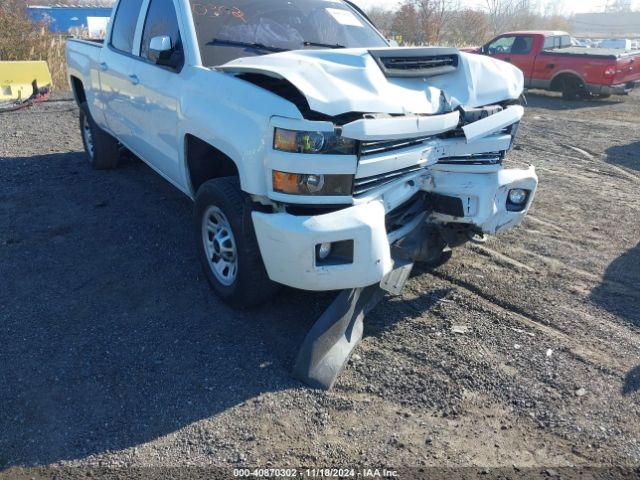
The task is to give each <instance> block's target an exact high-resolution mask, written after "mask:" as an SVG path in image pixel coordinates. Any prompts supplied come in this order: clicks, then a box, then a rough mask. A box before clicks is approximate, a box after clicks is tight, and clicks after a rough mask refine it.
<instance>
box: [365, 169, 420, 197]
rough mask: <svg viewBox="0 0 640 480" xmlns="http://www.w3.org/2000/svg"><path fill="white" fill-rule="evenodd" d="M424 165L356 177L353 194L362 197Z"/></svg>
mask: <svg viewBox="0 0 640 480" xmlns="http://www.w3.org/2000/svg"><path fill="white" fill-rule="evenodd" d="M422 169H423V167H422V166H420V165H412V166H411V167H406V168H401V169H400V170H395V171H393V172H385V173H381V174H379V175H372V176H370V177H364V178H356V179H354V181H353V196H354V197H360V196H362V195H365V194H366V193H368V192H370V191H371V190H374V189H376V188H378V187H381V186H382V185H386V184H388V183H391V182H393V181H395V180H397V179H399V178H401V177H404V176H405V175H408V174H409V173H413V172H418V171H420V170H422Z"/></svg>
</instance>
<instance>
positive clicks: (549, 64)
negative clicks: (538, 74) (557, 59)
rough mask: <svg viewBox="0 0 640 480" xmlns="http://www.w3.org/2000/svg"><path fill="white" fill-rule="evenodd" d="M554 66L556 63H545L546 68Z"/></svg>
mask: <svg viewBox="0 0 640 480" xmlns="http://www.w3.org/2000/svg"><path fill="white" fill-rule="evenodd" d="M555 66H556V65H555V64H554V63H547V68H553V67H555Z"/></svg>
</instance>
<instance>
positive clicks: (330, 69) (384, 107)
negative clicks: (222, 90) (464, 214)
mask: <svg viewBox="0 0 640 480" xmlns="http://www.w3.org/2000/svg"><path fill="white" fill-rule="evenodd" d="M375 50H376V51H384V50H385V49H375ZM395 50H397V49H395ZM406 50H411V49H406ZM415 50H421V51H423V52H424V49H415ZM458 54H459V62H458V68H457V69H456V70H455V71H453V72H450V73H445V74H442V75H437V76H432V77H427V78H421V77H418V78H400V77H387V76H385V74H384V73H383V71H382V70H381V68H380V67H379V66H378V64H377V63H376V60H375V59H374V58H373V56H372V55H370V54H369V51H368V50H367V49H361V48H357V49H333V50H295V51H290V52H282V53H274V54H270V55H262V56H256V57H245V58H239V59H237V60H233V61H231V62H229V63H226V64H224V65H221V66H219V67H217V68H218V70H222V71H225V72H231V73H241V72H251V73H261V74H265V75H269V76H272V77H277V78H284V79H286V80H288V81H289V82H291V83H292V84H293V85H294V86H295V87H296V88H298V90H300V92H302V94H303V95H305V97H306V98H307V101H308V103H309V107H310V108H311V109H312V110H315V111H317V112H320V113H324V114H326V115H340V114H343V113H348V112H364V113H388V114H435V113H439V112H440V109H441V91H442V92H444V93H445V96H446V97H448V98H449V99H450V102H451V105H452V106H453V107H457V106H459V105H462V106H467V107H480V106H484V105H489V104H492V103H496V102H501V101H504V100H509V99H517V98H518V97H519V96H520V95H521V94H522V90H523V76H522V72H521V71H520V70H519V69H518V68H517V67H514V66H513V65H510V64H508V63H506V62H502V61H499V60H496V59H493V58H490V57H485V56H481V55H475V54H470V53H465V52H459V53H458Z"/></svg>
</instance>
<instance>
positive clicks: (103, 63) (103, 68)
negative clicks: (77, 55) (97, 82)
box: [100, 62, 109, 72]
mask: <svg viewBox="0 0 640 480" xmlns="http://www.w3.org/2000/svg"><path fill="white" fill-rule="evenodd" d="M108 68H109V67H108V66H107V64H106V63H105V62H100V70H102V71H103V72H105V71H106V70H107V69H108Z"/></svg>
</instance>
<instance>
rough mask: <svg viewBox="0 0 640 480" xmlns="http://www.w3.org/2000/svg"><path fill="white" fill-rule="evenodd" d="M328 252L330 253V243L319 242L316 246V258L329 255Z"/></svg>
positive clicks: (324, 257) (323, 257) (322, 258)
mask: <svg viewBox="0 0 640 480" xmlns="http://www.w3.org/2000/svg"><path fill="white" fill-rule="evenodd" d="M330 253H331V244H330V243H328V242H325V243H321V244H320V245H319V246H318V258H319V259H320V260H324V259H326V258H327V257H328V256H329V254H330Z"/></svg>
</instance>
